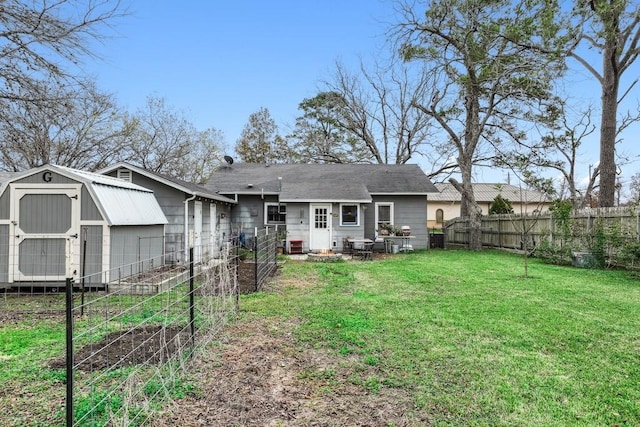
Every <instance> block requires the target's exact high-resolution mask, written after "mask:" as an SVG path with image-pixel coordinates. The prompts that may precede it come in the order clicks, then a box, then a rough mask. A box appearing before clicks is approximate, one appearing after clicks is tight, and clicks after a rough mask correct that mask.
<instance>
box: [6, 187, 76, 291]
mask: <svg viewBox="0 0 640 427" xmlns="http://www.w3.org/2000/svg"><path fill="white" fill-rule="evenodd" d="M79 193H80V189H79V188H77V187H74V188H46V189H43V188H13V189H12V200H11V203H12V206H13V208H12V217H11V224H12V226H13V227H12V230H13V234H12V240H13V242H12V244H11V248H10V249H9V251H10V255H11V258H10V259H11V262H10V263H9V277H10V278H11V280H12V281H63V280H64V279H65V278H66V277H75V278H77V277H78V274H79V271H78V264H79V262H80V254H79V245H80V243H79V241H80V239H79V232H80V225H79V224H80V208H79V207H80V202H79Z"/></svg>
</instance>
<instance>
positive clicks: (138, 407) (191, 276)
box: [0, 245, 239, 426]
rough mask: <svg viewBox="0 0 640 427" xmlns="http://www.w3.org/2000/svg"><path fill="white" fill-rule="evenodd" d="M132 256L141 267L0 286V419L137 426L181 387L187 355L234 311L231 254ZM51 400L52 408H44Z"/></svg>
mask: <svg viewBox="0 0 640 427" xmlns="http://www.w3.org/2000/svg"><path fill="white" fill-rule="evenodd" d="M189 252H190V255H191V258H190V259H191V260H193V253H194V250H193V249H192V250H190V251H189ZM201 253H205V251H204V250H203V251H202V252H201ZM140 261H142V262H143V263H144V265H145V266H146V267H145V269H142V270H140V269H137V268H135V267H134V266H130V265H121V266H118V267H117V268H115V269H112V270H111V271H106V272H97V273H92V275H97V276H99V277H100V280H95V278H92V277H89V276H81V277H79V278H76V279H75V280H74V279H71V278H68V279H67V280H65V281H64V282H63V283H58V282H57V281H52V282H44V281H42V282H39V283H35V282H34V283H11V284H6V285H5V287H4V288H3V289H2V291H3V292H2V294H1V297H2V299H1V300H0V326H1V327H0V344H1V345H0V356H1V357H0V361H2V362H3V364H4V366H5V368H6V369H7V371H5V373H6V375H5V377H4V378H5V383H4V384H3V388H4V389H5V391H6V393H2V395H0V404H1V405H2V406H3V408H4V409H5V411H4V412H5V414H4V415H3V420H4V421H3V423H4V422H6V423H7V424H5V425H67V426H99V425H100V426H101V425H118V426H129V425H144V424H146V423H147V420H148V417H149V416H150V414H151V413H152V412H153V410H154V408H158V407H159V405H161V404H162V403H163V402H165V401H167V400H168V399H171V398H173V397H175V396H176V395H179V394H180V393H183V392H184V387H185V381H184V378H185V374H186V372H187V371H188V369H189V366H190V363H189V361H190V359H191V358H192V357H194V356H195V355H197V354H198V352H199V351H200V350H201V349H203V348H204V347H205V346H206V345H207V344H208V343H210V342H211V341H212V340H214V339H216V337H218V336H219V334H220V331H221V329H222V328H223V327H224V325H225V324H226V323H227V322H228V321H229V320H230V319H231V318H232V317H233V316H234V314H235V313H237V311H238V308H239V296H238V281H237V266H238V262H237V259H236V258H235V256H234V254H233V252H232V251H231V250H230V246H228V245H227V246H226V249H225V250H219V251H217V256H215V257H212V256H207V257H201V258H200V262H198V263H195V262H189V263H187V265H185V264H154V263H151V262H150V260H140ZM135 263H136V264H137V263H138V261H137V260H136V261H135ZM105 278H110V279H109V280H104V279H105ZM23 285H24V286H23ZM49 334H51V337H52V338H51V341H50V342H49V341H41V340H40V339H41V338H40V337H42V336H48V335H49ZM64 337H66V340H65V339H64ZM12 340H13V342H12ZM18 341H19V342H18ZM2 343H5V344H7V345H4V344H2ZM38 345H41V346H42V348H38V347H37V346H38ZM29 349H30V350H29ZM25 351H27V352H28V354H29V356H28V357H24V354H25V353H24V352H25ZM38 352H41V353H42V354H37V353H38ZM20 355H23V357H24V358H25V359H27V360H28V362H22V361H20V360H19V356H20ZM34 369H35V370H36V371H35V372H34ZM31 388H33V390H36V391H33V392H26V390H30V389H31ZM12 390H13V392H12ZM20 390H23V391H25V392H21V393H18V392H17V391H20ZM45 396H46V397H45ZM51 401H53V402H61V403H62V405H61V406H59V407H58V408H59V409H57V410H55V411H52V410H51V407H52V406H51ZM56 406H57V405H54V408H55V407H56Z"/></svg>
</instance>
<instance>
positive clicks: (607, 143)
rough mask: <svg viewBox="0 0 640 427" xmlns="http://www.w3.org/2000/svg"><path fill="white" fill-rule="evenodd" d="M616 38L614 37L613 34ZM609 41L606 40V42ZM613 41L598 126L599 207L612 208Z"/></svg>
mask: <svg viewBox="0 0 640 427" xmlns="http://www.w3.org/2000/svg"><path fill="white" fill-rule="evenodd" d="M613 35H614V37H615V34H613ZM609 38H610V37H608V39H609ZM616 45H617V43H616V41H615V40H607V41H606V45H605V52H604V63H603V68H602V77H603V79H602V119H601V122H600V165H599V169H600V198H599V202H598V204H599V206H600V207H609V206H613V205H614V202H615V192H616V176H617V173H616V159H615V154H616V133H617V116H618V82H619V78H620V76H619V75H618V69H617V60H616V52H615V50H616Z"/></svg>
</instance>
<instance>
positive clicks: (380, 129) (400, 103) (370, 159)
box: [307, 61, 434, 164]
mask: <svg viewBox="0 0 640 427" xmlns="http://www.w3.org/2000/svg"><path fill="white" fill-rule="evenodd" d="M323 88H324V89H325V90H324V91H323V92H321V93H320V94H319V95H318V96H317V97H316V98H314V99H315V100H316V101H320V100H322V101H323V102H322V103H321V104H319V105H317V106H319V107H321V108H327V107H328V108H327V110H325V112H324V113H326V114H323V113H322V112H318V113H319V114H316V115H315V116H314V117H313V118H314V119H315V120H316V121H317V123H319V124H320V125H321V126H327V127H325V130H327V129H329V128H330V129H331V130H332V131H333V133H332V137H333V138H334V139H333V141H334V143H333V145H332V146H331V147H333V148H334V149H338V152H339V153H340V154H337V155H335V158H336V159H339V160H340V161H342V160H343V159H344V158H346V159H347V161H349V162H358V163H379V164H390V163H395V164H404V163H407V162H408V161H409V160H411V159H412V158H413V157H414V156H416V155H423V154H424V155H429V154H431V153H433V152H434V150H429V149H428V148H427V147H428V144H429V143H430V142H431V141H430V139H429V137H430V134H429V131H430V119H429V117H428V116H427V115H425V114H423V113H422V112H421V111H419V110H416V109H414V108H413V107H412V102H413V101H414V100H416V99H423V98H424V97H426V96H428V91H429V90H430V88H431V85H430V84H429V81H428V80H427V79H426V77H425V75H424V74H423V73H422V72H421V70H417V71H416V70H415V69H411V67H409V66H408V65H407V64H402V63H397V61H395V63H393V62H392V63H391V64H390V65H387V66H381V65H378V64H376V65H375V66H374V67H373V70H369V69H367V67H366V66H365V65H364V64H363V63H361V64H360V70H359V72H358V73H352V72H350V71H349V70H347V69H346V67H345V66H344V65H343V64H342V63H340V62H336V65H335V71H334V73H333V76H331V78H330V79H329V80H327V81H325V82H324V83H323ZM308 111H309V110H307V112H308ZM316 127H317V126H316ZM336 137H337V138H339V139H338V140H336V139H335V138H336ZM336 141H337V142H336ZM307 144H308V145H313V142H312V141H308V142H307ZM338 147H339V148H338ZM345 151H348V156H346V157H345V156H344V154H346V153H345ZM327 157H328V158H329V159H331V157H332V155H331V154H329V155H328V156H327Z"/></svg>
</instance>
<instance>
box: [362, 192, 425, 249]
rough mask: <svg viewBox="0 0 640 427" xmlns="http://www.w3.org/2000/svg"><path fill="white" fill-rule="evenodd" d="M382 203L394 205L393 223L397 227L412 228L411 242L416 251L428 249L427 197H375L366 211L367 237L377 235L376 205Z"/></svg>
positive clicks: (365, 231)
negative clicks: (412, 237)
mask: <svg viewBox="0 0 640 427" xmlns="http://www.w3.org/2000/svg"><path fill="white" fill-rule="evenodd" d="M380 202H386V203H389V202H391V203H393V209H394V212H393V222H394V225H395V226H396V227H402V226H403V225H408V226H409V227H411V235H412V236H415V239H412V240H411V245H412V246H413V248H414V249H426V248H428V247H429V244H428V243H429V241H428V230H427V223H426V221H425V212H427V198H426V196H374V197H373V200H372V203H370V204H367V205H366V206H367V209H366V210H365V224H366V226H365V230H364V233H365V237H369V238H372V237H374V236H376V235H377V231H376V229H375V227H376V224H375V204H376V203H380Z"/></svg>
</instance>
